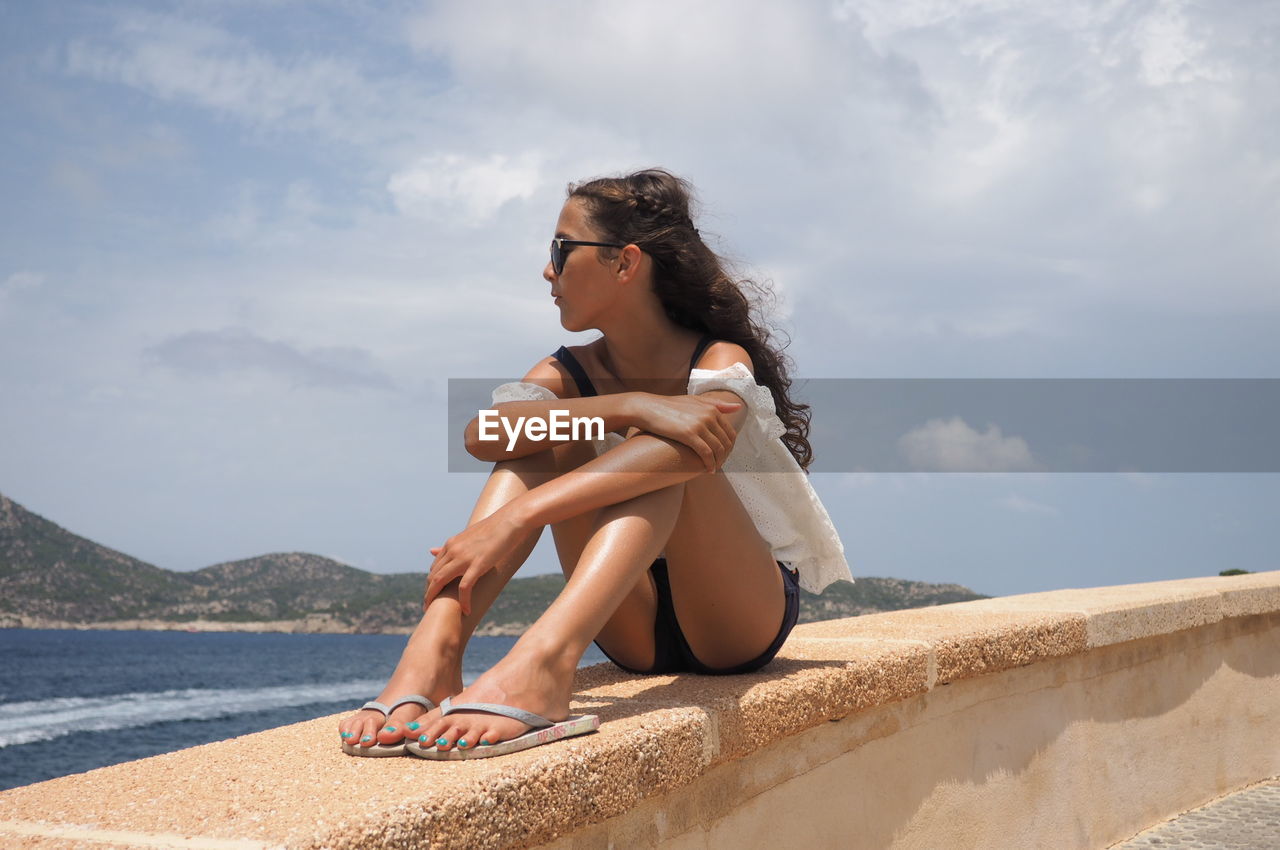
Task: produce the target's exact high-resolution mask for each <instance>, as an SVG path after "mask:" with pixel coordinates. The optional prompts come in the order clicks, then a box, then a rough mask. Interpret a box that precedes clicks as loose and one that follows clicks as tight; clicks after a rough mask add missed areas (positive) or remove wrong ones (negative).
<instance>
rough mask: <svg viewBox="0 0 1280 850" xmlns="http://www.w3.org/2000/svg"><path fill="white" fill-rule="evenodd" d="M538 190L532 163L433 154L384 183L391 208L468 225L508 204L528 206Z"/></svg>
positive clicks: (530, 160) (517, 159)
mask: <svg viewBox="0 0 1280 850" xmlns="http://www.w3.org/2000/svg"><path fill="white" fill-rule="evenodd" d="M541 184H542V178H541V174H540V171H539V167H538V161H537V157H536V156H534V155H531V154H523V155H519V156H514V157H507V156H503V155H501V154H494V155H491V156H487V157H476V156H467V155H463V154H432V155H429V156H424V157H422V158H420V159H419V160H417V161H416V162H415V163H413V165H411V166H409V167H407V168H405V169H403V170H402V171H399V172H397V173H395V174H393V175H391V178H390V179H389V180H388V181H387V190H388V191H389V192H390V193H391V195H392V197H393V198H394V199H395V202H396V206H397V207H398V208H399V209H400V211H401V212H403V213H406V214H408V215H413V216H418V217H422V218H428V219H444V220H448V219H453V218H459V217H460V218H461V219H462V220H463V221H464V222H465V223H467V224H470V225H473V226H474V225H479V224H483V223H485V222H486V221H488V220H489V219H491V218H492V217H493V216H494V215H495V214H496V213H497V212H498V210H499V209H501V208H502V206H503V205H504V204H506V203H507V202H508V201H513V200H517V199H521V200H527V199H529V198H530V197H532V196H533V194H534V193H535V192H536V191H537V190H538V188H539V186H540V185H541Z"/></svg>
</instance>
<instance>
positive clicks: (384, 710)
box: [360, 699, 391, 714]
mask: <svg viewBox="0 0 1280 850" xmlns="http://www.w3.org/2000/svg"><path fill="white" fill-rule="evenodd" d="M366 708H372V709H374V710H375V711H381V712H382V713H383V714H390V713H391V709H390V708H388V707H387V706H385V705H383V704H382V703H380V702H378V701H377V700H376V699H371V700H369V701H368V702H366V703H365V704H364V705H362V706H360V710H361V711H364V710H365V709H366Z"/></svg>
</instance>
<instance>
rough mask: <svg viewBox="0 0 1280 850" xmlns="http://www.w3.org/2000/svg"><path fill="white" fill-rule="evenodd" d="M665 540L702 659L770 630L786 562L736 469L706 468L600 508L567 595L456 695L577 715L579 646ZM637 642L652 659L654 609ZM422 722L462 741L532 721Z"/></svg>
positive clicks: (718, 662) (758, 643) (633, 587)
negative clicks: (780, 560) (778, 558)
mask: <svg viewBox="0 0 1280 850" xmlns="http://www.w3.org/2000/svg"><path fill="white" fill-rule="evenodd" d="M703 479H706V480H705V481H704V480H703ZM557 544H561V539H560V537H559V536H558V537H557ZM564 544H565V545H563V546H562V549H561V551H562V556H563V555H564V554H565V549H570V548H572V546H571V544H572V541H570V540H568V539H566V540H565V541H564ZM664 547H665V548H666V551H667V558H668V570H669V573H670V575H671V578H672V588H673V589H672V595H673V599H674V600H679V601H678V602H677V616H678V617H679V619H680V620H681V623H682V625H684V624H690V625H693V624H697V627H695V628H693V629H691V630H690V631H692V634H690V635H689V637H690V645H691V647H692V648H693V649H694V652H695V654H697V655H698V657H699V659H700V660H702V661H703V662H704V663H706V664H709V665H711V666H717V667H721V666H724V667H727V666H732V665H734V664H739V663H742V662H744V661H747V660H749V659H751V658H753V657H755V656H757V655H759V654H760V652H761V651H763V650H764V649H765V647H767V646H768V645H769V643H771V642H772V641H773V639H774V637H775V636H776V635H777V631H778V628H779V626H780V624H781V621H782V616H783V608H784V602H783V594H782V590H781V577H780V575H779V573H778V568H777V566H776V565H775V564H774V562H773V559H772V557H771V556H770V554H769V549H768V546H767V545H766V544H765V542H764V540H763V539H761V538H760V535H759V533H758V532H757V531H756V529H755V527H754V525H753V524H752V523H751V520H750V516H749V515H748V514H747V512H746V510H745V509H744V508H743V507H742V505H741V503H740V502H739V501H738V499H737V496H736V493H734V491H733V489H732V487H731V486H730V485H729V484H728V481H727V479H725V477H724V476H722V475H717V476H698V477H696V478H694V479H692V480H691V481H690V482H687V483H685V484H680V485H675V486H672V487H667V488H663V489H660V490H655V491H653V492H650V493H646V494H644V495H642V496H638V497H636V498H634V499H630V500H627V501H625V502H620V503H618V504H616V505H611V506H608V507H606V508H603V509H601V510H600V511H599V512H598V513H597V516H596V518H595V521H594V523H593V527H592V530H591V533H590V535H589V538H588V539H587V541H586V543H585V545H584V546H583V547H582V550H581V555H580V557H579V559H578V563H577V566H576V568H575V569H573V570H572V573H571V575H570V576H569V581H568V583H567V584H566V586H565V589H564V591H563V592H562V593H561V594H560V596H559V598H557V599H556V601H555V602H554V603H553V604H552V605H551V607H550V608H549V609H548V610H547V612H546V613H545V614H544V615H543V616H542V617H540V618H539V619H538V621H537V622H536V623H535V624H534V625H533V626H532V627H531V628H530V629H529V631H527V632H526V633H525V634H524V636H522V637H521V638H520V640H519V641H518V642H517V643H516V646H515V647H513V648H512V650H511V652H510V653H509V654H508V655H507V657H506V658H504V659H503V660H502V661H500V662H499V663H498V664H497V665H495V666H494V667H493V668H492V669H491V670H489V671H488V672H487V673H485V674H484V675H483V676H481V677H480V679H478V680H477V681H476V682H475V683H474V684H473V685H472V686H471V687H469V688H467V689H465V690H464V691H463V692H462V693H461V694H460V695H459V696H458V697H457V698H456V701H457V702H459V703H462V702H490V703H502V704H506V705H513V706H516V707H519V708H523V709H525V710H528V711H533V712H535V713H537V714H541V715H543V716H545V717H548V718H551V719H563V718H564V717H566V716H568V711H569V700H570V696H571V691H572V684H573V673H574V671H575V669H576V667H577V664H578V661H579V659H580V658H581V657H582V653H583V652H584V651H585V650H586V647H587V645H588V644H589V643H590V642H591V640H592V638H594V637H596V636H597V635H599V634H601V633H602V632H603V630H604V629H605V628H606V626H607V625H608V624H609V622H610V620H611V618H613V617H614V616H615V614H616V612H617V611H618V610H619V609H620V606H622V605H623V604H624V602H626V601H627V600H629V599H634V598H635V597H636V595H637V593H638V592H639V591H638V590H637V588H644V587H645V586H646V585H647V578H646V577H647V570H648V568H649V566H650V564H652V562H653V559H654V558H655V557H656V556H657V555H658V553H659V552H660V551H662V549H663V548H664ZM739 584H741V585H742V589H741V591H739V589H738V588H737V587H736V585H739ZM681 597H683V598H681ZM686 628H687V627H686ZM640 644H641V646H640V653H641V654H644V653H647V655H648V657H649V659H652V657H653V617H652V614H650V615H649V619H648V633H647V636H643V637H642V638H641V639H640ZM615 651H616V652H618V654H619V655H622V654H623V653H625V652H626V651H628V647H627V646H625V645H617V646H611V647H609V652H610V654H611V655H613V654H614V653H615ZM615 657H617V656H615ZM638 666H647V665H638ZM424 728H425V730H426V732H425V734H426V735H427V736H429V737H435V738H436V739H438V740H439V741H443V742H444V743H441V744H439V748H440V749H449V748H451V747H452V746H453V745H454V743H455V742H456V743H457V745H458V746H462V747H466V746H474V745H475V744H477V743H490V744H495V743H497V742H499V741H502V740H506V739H509V738H511V737H515V736H516V735H519V734H522V733H523V732H525V731H527V729H528V727H527V726H526V725H525V724H523V723H520V722H519V721H515V720H510V719H508V718H502V717H496V716H494V715H490V714H483V713H479V712H459V713H456V714H450V715H449V717H447V718H440V719H437V720H434V721H433V722H431V723H427V724H424ZM463 741H466V742H467V743H466V744H463V743H462V742H463Z"/></svg>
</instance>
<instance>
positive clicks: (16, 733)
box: [0, 629, 605, 790]
mask: <svg viewBox="0 0 1280 850" xmlns="http://www.w3.org/2000/svg"><path fill="white" fill-rule="evenodd" d="M407 640H408V637H407V636H406V635H307V634H257V633H243V632H144V631H94V630H87V631H68V630H48V629H0V790H3V789H7V788H15V787H17V786H19V785H29V784H30V783H32V782H41V781H43V780H46V779H53V778H55V777H58V776H66V775H68V774H72V773H81V772H83V771H86V770H93V769H94V768H98V767H105V766H107V765H112V764H119V763H120V762H125V761H132V760H133V759H140V758H145V757H147V756H153V755H158V754H160V753H167V752H172V751H174V750H180V749H183V748H185V747H192V746H195V745H197V744H206V743H209V742H211V741H220V740H223V739H225V738H233V737H235V736H237V735H246V734H248V733H250V732H260V731H262V730H264V729H272V728H275V727H277V726H284V725H287V724H289V723H297V722H299V721H302V720H310V719H312V718H315V717H323V716H325V715H329V714H336V713H338V712H344V711H352V710H354V709H356V708H358V707H359V706H360V705H361V704H362V703H364V702H365V701H366V700H371V699H375V698H376V697H377V695H378V693H379V692H380V691H381V690H382V686H383V685H384V684H385V683H386V680H387V677H388V676H389V675H390V674H391V671H392V669H394V667H395V664H396V662H397V661H398V660H399V658H400V653H401V651H402V650H403V649H404V646H405V642H406V641H407ZM515 642H516V638H514V637H475V638H472V640H471V643H470V644H469V646H468V648H467V653H466V656H465V657H464V660H463V681H464V682H465V683H467V684H469V683H471V682H472V681H474V680H475V679H476V677H478V676H479V675H480V674H481V673H483V672H484V671H485V670H487V669H488V668H489V667H490V666H492V665H493V664H494V663H496V662H497V661H498V660H499V659H500V658H502V656H503V655H504V654H505V653H506V652H507V650H509V649H510V648H511V647H512V646H513V645H514V644H515ZM604 660H605V658H604V655H603V654H602V653H601V652H600V651H599V650H598V649H597V648H596V647H595V646H594V645H593V646H592V647H590V648H589V649H588V650H587V653H586V655H584V656H583V659H582V664H583V665H584V666H585V665H588V664H596V663H598V662H601V661H604ZM335 728H336V727H335ZM335 734H336V733H335ZM335 741H336V738H335ZM321 743H322V742H319V741H318V742H317V745H320V744H321ZM334 746H336V743H335V744H334Z"/></svg>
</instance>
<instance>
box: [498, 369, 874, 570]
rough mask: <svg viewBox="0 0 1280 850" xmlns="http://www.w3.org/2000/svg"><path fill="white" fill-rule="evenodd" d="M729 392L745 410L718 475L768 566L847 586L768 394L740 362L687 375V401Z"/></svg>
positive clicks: (522, 391) (837, 552)
mask: <svg viewBox="0 0 1280 850" xmlns="http://www.w3.org/2000/svg"><path fill="white" fill-rule="evenodd" d="M711 390H728V391H729V392H731V393H734V394H735V395H737V396H738V397H739V398H741V399H742V401H743V402H744V403H745V404H746V406H747V418H746V420H745V421H744V422H743V424H742V427H741V428H740V429H739V430H738V435H737V439H736V441H735V442H734V445H733V451H732V452H730V454H729V457H728V459H727V460H726V461H725V462H724V466H723V467H722V472H723V473H724V474H725V475H727V476H728V478H729V483H730V484H731V485H732V486H733V489H734V492H735V493H737V494H738V498H739V499H740V500H741V501H742V505H743V507H745V508H746V509H747V513H749V514H750V515H751V519H752V520H753V521H754V522H755V524H756V528H757V529H758V530H759V532H760V536H761V537H763V538H764V539H765V541H766V542H767V543H768V544H769V548H770V549H771V550H772V551H773V557H774V559H775V560H778V561H782V562H783V563H784V564H787V565H788V566H790V567H791V568H792V569H795V570H799V571H800V586H801V587H803V588H804V589H805V590H807V591H809V592H810V593H821V592H822V591H823V590H824V589H825V588H826V587H827V586H828V585H829V584H831V583H832V582H835V581H840V580H842V579H843V580H844V581H849V582H852V581H853V575H852V573H851V572H850V571H849V564H848V562H847V561H846V560H845V556H844V545H843V544H842V543H841V542H840V536H839V535H838V534H837V533H836V529H835V526H834V525H832V523H831V517H830V515H829V514H828V513H827V509H826V508H825V507H823V505H822V502H821V500H819V499H818V494H817V492H815V491H814V489H813V485H812V484H811V483H810V482H809V476H807V475H806V474H805V472H804V470H802V469H801V468H800V464H798V463H796V459H795V458H794V457H792V456H791V452H790V451H788V449H787V447H786V444H784V443H783V442H782V440H781V439H779V438H780V437H781V436H782V435H783V434H784V433H786V427H785V426H784V425H783V424H782V420H781V419H779V418H778V414H777V411H776V410H775V409H774V406H773V395H772V393H770V392H769V388H768V387H763V386H761V385H760V384H757V383H756V381H755V377H754V376H753V375H752V374H751V372H750V370H748V369H747V367H746V366H744V365H742V364H741V363H734V364H733V365H731V366H728V367H727V368H724V369H719V370H713V369H694V370H692V371H691V372H690V373H689V389H688V393H689V395H698V394H699V393H705V392H709V391H711ZM556 398H558V396H556V394H555V393H553V392H552V391H551V390H549V389H547V388H546V387H544V386H541V385H539V384H533V383H527V382H524V381H513V382H511V383H507V384H502V385H501V386H499V387H498V388H496V389H495V390H494V391H493V404H495V405H497V404H502V403H503V402H508V401H553V400H555V399H556ZM623 441H624V438H623V436H622V435H621V434H615V433H608V434H605V435H604V439H603V440H594V441H593V442H594V443H595V449H596V454H597V455H600V454H603V453H604V452H606V451H608V450H609V449H612V448H613V447H614V446H617V445H619V444H621V443H622V442H623Z"/></svg>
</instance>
